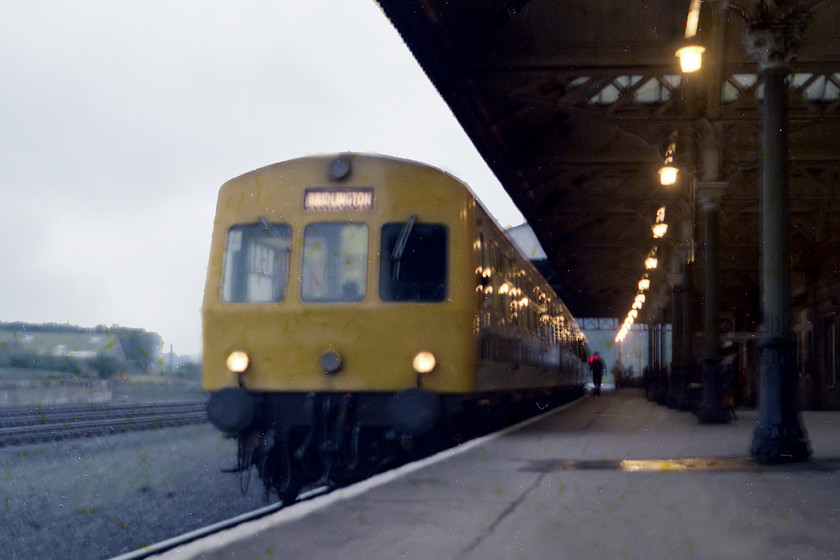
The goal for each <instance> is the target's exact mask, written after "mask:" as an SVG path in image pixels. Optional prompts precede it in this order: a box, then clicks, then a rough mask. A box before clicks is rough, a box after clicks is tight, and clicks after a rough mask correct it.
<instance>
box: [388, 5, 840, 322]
mask: <svg viewBox="0 0 840 560" xmlns="http://www.w3.org/2000/svg"><path fill="white" fill-rule="evenodd" d="M698 5H699V8H700V9H699V18H698V23H697V26H696V34H695V35H694V36H693V37H691V39H692V40H693V41H696V42H699V44H700V45H702V46H703V47H704V48H705V52H704V53H703V63H702V68H701V70H700V71H698V72H695V73H691V74H684V73H683V72H681V69H680V66H679V60H678V59H677V57H676V56H675V52H676V51H677V50H678V49H679V48H681V47H682V46H684V45H685V44H686V42H687V40H686V31H687V26H688V25H690V22H689V20H688V14H689V11H690V7H691V0H682V1H671V0H636V1H632V0H579V1H568V2H566V1H564V2H557V1H554V0H531V1H523V0H457V1H451V0H380V6H381V7H382V9H383V12H384V13H385V15H386V16H387V17H388V18H389V20H390V21H391V23H392V24H393V25H394V26H395V28H396V29H397V30H398V32H399V33H400V34H401V35H402V37H403V39H404V40H405V42H406V44H407V45H408V47H409V48H410V49H411V51H412V52H413V54H414V56H415V58H416V59H417V61H418V62H419V64H420V65H421V66H422V68H423V69H424V70H425V72H426V74H427V75H428V77H429V79H430V80H431V81H432V83H433V84H434V85H435V87H436V88H437V90H438V92H439V93H440V95H441V96H442V97H443V99H444V100H445V101H446V103H447V104H448V105H449V107H450V108H451V110H452V112H453V114H454V115H455V117H456V118H457V119H458V121H459V122H460V124H461V125H462V127H463V128H464V130H465V131H466V132H467V134H468V135H469V136H470V138H471V139H472V141H473V143H474V144H475V146H476V147H477V149H478V151H479V153H480V154H481V155H482V156H483V158H484V159H485V160H486V162H487V163H488V165H489V166H490V168H491V169H492V170H493V172H494V173H495V174H496V176H497V177H498V178H499V180H500V181H501V183H502V185H503V187H504V188H505V189H506V190H507V192H508V193H509V194H510V196H511V197H512V199H513V201H514V202H515V204H516V205H517V206H518V207H519V209H520V210H521V212H522V213H523V215H524V216H525V218H526V220H527V221H528V223H529V224H530V225H531V227H532V228H533V230H534V232H535V233H536V235H537V237H538V239H539V241H540V244H541V245H542V247H543V248H544V249H545V251H546V253H547V255H548V258H549V260H550V261H551V263H552V264H553V267H554V270H555V275H554V278H553V282H554V284H555V286H556V288H557V289H558V291H559V293H560V295H561V297H562V298H563V299H564V301H565V302H566V303H567V305H568V306H569V308H570V309H571V311H572V312H573V313H574V314H575V315H576V316H578V317H617V318H623V317H624V316H625V314H626V313H627V311H628V310H629V309H630V308H631V306H632V304H633V302H634V299H635V297H636V295H637V294H638V292H639V286H638V284H639V281H640V279H642V278H643V277H645V275H647V278H648V279H649V280H650V281H651V287H650V289H649V292H648V304H646V305H648V308H647V313H648V314H649V316H651V315H653V314H655V313H658V311H657V310H659V311H661V310H663V309H665V308H666V307H667V306H668V304H669V303H670V297H671V295H670V287H671V286H672V285H673V284H674V283H676V282H679V281H680V277H681V270H682V267H683V263H686V262H692V261H693V262H694V263H695V264H696V265H699V266H694V267H690V268H689V269H688V270H690V271H691V270H693V271H694V274H695V275H696V276H697V278H698V279H702V275H700V273H699V268H700V266H702V262H703V261H702V255H703V230H702V228H703V208H702V200H701V198H702V197H698V192H699V191H700V190H702V187H703V186H704V184H705V183H715V184H717V185H723V187H724V188H723V189H722V190H721V191H719V192H720V194H719V196H717V197H716V199H717V200H719V203H720V208H721V213H720V253H719V261H718V262H719V273H720V276H719V278H718V280H719V285H720V290H721V303H722V306H723V307H724V308H730V309H735V310H737V311H738V312H739V313H741V314H742V315H744V316H745V317H747V320H748V321H752V322H753V325H757V324H758V323H760V321H761V318H760V305H759V293H760V290H759V285H760V251H761V248H760V239H761V237H760V219H761V217H760V209H759V208H760V207H759V195H760V191H761V177H760V174H761V158H762V140H761V112H762V101H763V83H762V78H761V74H760V70H759V68H758V65H757V63H756V62H755V60H754V59H753V58H751V56H750V55H749V54H748V53H747V50H746V49H745V46H744V42H745V34H746V31H747V28H748V22H750V21H753V22H754V21H755V18H756V17H757V14H759V13H760V12H761V10H764V13H765V15H767V13H768V12H769V13H770V15H774V14H775V15H781V16H783V17H784V16H785V14H794V15H797V14H798V15H803V14H804V15H808V13H809V12H810V14H811V15H812V17H805V18H803V21H807V26H806V27H805V29H804V33H802V34H801V44H799V47H798V49H797V54H796V57H795V58H793V60H792V63H791V74H790V76H789V90H788V99H789V103H788V107H789V108H788V117H789V122H790V128H789V143H790V157H789V174H790V188H791V204H790V210H791V216H790V219H791V231H790V241H791V249H792V255H793V263H792V265H793V271H794V281H795V282H800V280H801V278H808V277H812V278H813V277H819V278H820V279H821V281H822V280H824V279H825V276H826V272H825V271H826V270H830V269H832V268H833V269H834V270H835V273H834V274H835V275H837V272H836V271H838V270H840V258H839V257H838V255H839V254H840V251H839V250H840V183H839V182H838V166H839V165H840V161H838V160H840V3H838V2H809V3H806V2H804V1H803V2H800V3H799V4H797V3H796V2H791V1H781V0H777V1H776V2H772V1H768V2H766V3H758V2H755V1H751V0H744V1H743V2H740V3H739V2H737V1H732V2H726V1H708V0H707V1H704V2H702V3H701V2H696V4H695V6H698ZM797 40H798V38H797V37H791V44H792V45H794V44H796V42H797ZM710 154H711V155H710ZM667 158H670V161H671V163H672V164H673V166H674V167H676V168H677V170H678V177H677V182H676V183H675V184H674V185H673V186H671V187H663V186H662V185H661V184H660V176H659V169H660V168H661V167H662V166H663V164H664V162H665V160H666V159H667ZM701 194H702V193H701ZM663 209H664V210H663ZM657 222H661V223H665V224H667V225H668V230H667V232H666V233H665V234H664V236H663V237H661V238H654V236H653V228H654V226H656V225H657ZM651 256H654V257H657V260H658V266H657V268H655V269H647V268H646V266H645V261H646V260H647V259H648V258H649V257H651ZM821 271H822V272H821ZM829 274H830V273H829ZM809 275H810V276H809ZM815 275H816V276H815ZM835 281H836V279H835ZM695 288H696V289H698V290H702V282H700V281H697V285H696V286H695ZM796 293H797V291H796V290H794V295H796ZM652 318H653V319H656V317H652ZM640 320H641V319H640Z"/></svg>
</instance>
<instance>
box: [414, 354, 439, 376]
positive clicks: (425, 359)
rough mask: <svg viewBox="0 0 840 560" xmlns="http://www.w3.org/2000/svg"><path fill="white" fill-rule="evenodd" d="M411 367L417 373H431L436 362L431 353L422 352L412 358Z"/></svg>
mask: <svg viewBox="0 0 840 560" xmlns="http://www.w3.org/2000/svg"><path fill="white" fill-rule="evenodd" d="M411 365H412V367H413V368H414V371H416V372H417V373H431V372H432V370H434V369H435V366H436V365H437V360H436V359H435V355H434V354H432V353H431V352H426V351H423V352H418V353H417V355H416V356H414V360H412V362H411Z"/></svg>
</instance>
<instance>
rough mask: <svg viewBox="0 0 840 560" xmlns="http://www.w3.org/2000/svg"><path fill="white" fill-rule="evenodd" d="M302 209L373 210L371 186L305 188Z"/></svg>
mask: <svg viewBox="0 0 840 560" xmlns="http://www.w3.org/2000/svg"><path fill="white" fill-rule="evenodd" d="M303 209H304V210H305V211H307V212H340V211H355V212H360V211H365V210H373V188H361V189H326V188H325V189H320V188H318V189H306V192H305V193H304V198H303Z"/></svg>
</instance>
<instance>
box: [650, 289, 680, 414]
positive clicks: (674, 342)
mask: <svg viewBox="0 0 840 560" xmlns="http://www.w3.org/2000/svg"><path fill="white" fill-rule="evenodd" d="M681 280H682V278H680V281H681ZM682 306H683V285H682V284H681V283H677V282H675V283H674V284H673V285H672V288H671V324H672V329H673V331H672V335H671V369H670V371H669V372H668V376H667V378H664V379H663V381H664V382H663V383H660V387H659V391H658V393H657V399H656V402H658V403H659V404H664V405H668V406H671V405H672V402H673V403H674V404H673V406H674V407H676V405H677V404H676V403H677V400H678V398H679V394H678V393H677V392H676V391H677V387H680V386H681V384H682V383H681V380H682V371H683V338H682V332H683V311H682ZM663 377H664V376H663Z"/></svg>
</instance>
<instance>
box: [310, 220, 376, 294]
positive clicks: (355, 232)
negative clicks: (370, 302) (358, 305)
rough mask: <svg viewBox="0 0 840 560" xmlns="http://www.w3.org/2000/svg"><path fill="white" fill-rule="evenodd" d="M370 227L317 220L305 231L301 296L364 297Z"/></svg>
mask: <svg viewBox="0 0 840 560" xmlns="http://www.w3.org/2000/svg"><path fill="white" fill-rule="evenodd" d="M367 263H368V228H367V226H366V225H365V224H359V223H337V222H333V223H314V224H309V225H308V226H306V230H305V231H304V233H303V270H302V272H301V297H302V298H303V300H304V301H310V302H353V301H361V300H362V299H363V298H364V297H365V292H366V290H365V286H366V284H367Z"/></svg>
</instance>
